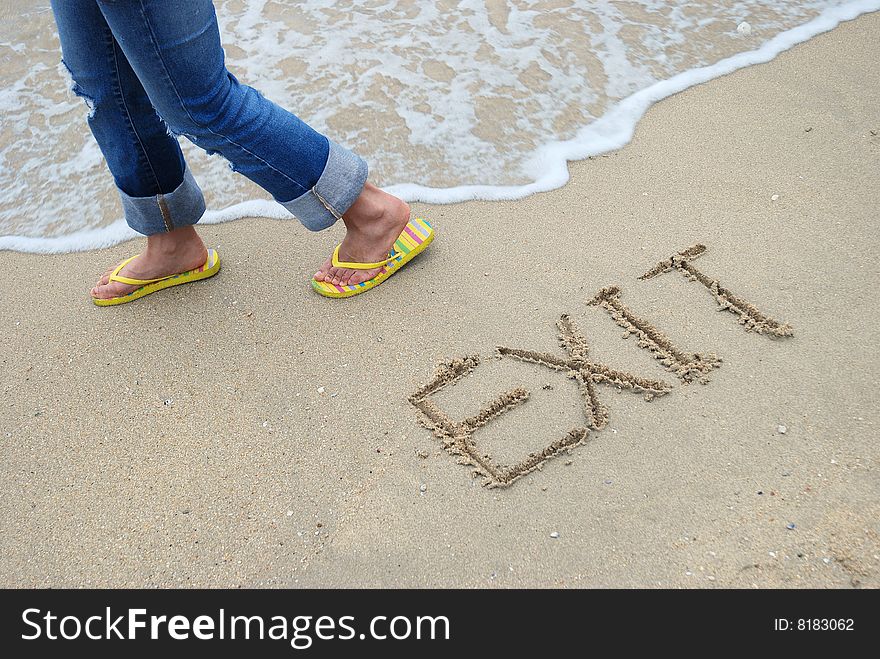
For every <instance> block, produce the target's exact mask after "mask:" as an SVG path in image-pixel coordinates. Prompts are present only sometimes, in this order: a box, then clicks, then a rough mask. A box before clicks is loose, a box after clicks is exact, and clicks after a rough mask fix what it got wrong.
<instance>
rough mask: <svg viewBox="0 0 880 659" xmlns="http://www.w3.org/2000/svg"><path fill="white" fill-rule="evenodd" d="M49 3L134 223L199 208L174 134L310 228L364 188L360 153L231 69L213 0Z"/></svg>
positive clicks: (178, 219)
mask: <svg viewBox="0 0 880 659" xmlns="http://www.w3.org/2000/svg"><path fill="white" fill-rule="evenodd" d="M52 9H53V12H54V14H55V19H56V22H57V24H58V33H59V36H60V38H61V47H62V51H63V57H64V63H65V65H66V67H67V69H68V71H69V72H70V74H71V76H72V77H73V81H74V86H73V89H74V91H75V92H76V93H77V94H79V95H80V96H83V97H84V98H85V100H86V102H87V103H88V105H89V108H90V113H89V118H88V123H89V127H90V128H91V130H92V133H93V134H94V136H95V139H96V140H97V141H98V144H99V146H100V147H101V151H102V153H103V154H104V157H105V159H106V160H107V165H108V167H109V168H110V171H111V173H112V174H113V178H114V180H115V182H116V185H117V187H118V188H119V192H120V197H121V198H122V204H123V209H124V211H125V216H126V220H127V222H128V223H129V225H130V226H131V227H132V228H133V229H135V230H136V231H139V232H140V233H143V234H146V235H150V234H153V233H159V232H162V231H169V230H171V229H173V228H176V227H180V226H185V225H189V224H195V223H196V222H198V220H199V219H200V218H201V216H202V214H203V213H204V210H205V205H204V200H203V198H202V194H201V191H200V190H199V187H198V185H197V184H196V182H195V180H194V179H193V178H192V176H191V175H190V174H189V172H188V170H187V167H186V163H185V162H184V158H183V154H182V153H181V151H180V146H179V144H178V143H177V137H176V136H178V135H183V136H185V137H187V138H188V139H189V140H190V141H192V142H193V143H194V144H196V145H197V146H199V147H201V148H203V149H205V150H206V151H208V152H209V153H220V154H221V155H222V156H223V157H225V158H226V159H227V160H228V161H229V163H230V165H231V167H232V169H233V170H235V171H236V172H239V173H241V174H243V175H245V176H247V177H248V178H249V179H251V180H252V181H254V182H255V183H257V184H258V185H260V186H261V187H262V188H264V189H265V190H267V191H268V192H269V193H270V194H271V195H272V196H273V197H274V198H275V200H276V201H278V202H279V203H281V204H283V205H284V206H285V208H287V209H288V210H289V211H291V212H292V213H293V214H294V215H296V216H297V218H299V220H300V221H301V222H302V223H303V224H304V225H305V226H306V227H307V228H309V229H312V230H320V229H324V228H327V227H329V226H330V225H332V224H333V223H334V222H335V221H336V220H337V219H339V218H340V217H341V216H342V214H343V213H345V211H347V210H348V208H349V206H351V204H352V203H353V202H354V200H355V199H356V198H357V197H358V195H359V194H360V192H361V189H362V188H363V186H364V183H365V182H366V179H367V165H366V163H365V162H364V161H363V160H362V159H361V158H359V157H358V156H356V155H354V154H353V153H351V152H350V151H347V150H346V149H344V148H343V147H341V146H340V145H338V144H336V143H334V142H332V141H330V140H328V139H327V138H326V137H325V136H323V135H321V134H320V133H318V132H317V131H315V130H314V129H312V128H311V127H309V126H308V125H307V124H305V123H304V122H303V121H301V120H300V119H299V118H297V117H296V116H294V115H293V114H291V113H290V112H288V111H286V110H284V109H283V108H281V107H279V106H277V105H275V104H274V103H272V102H270V101H268V100H267V99H265V98H264V97H263V96H262V95H261V94H260V93H259V92H257V91H256V90H255V89H253V88H251V87H249V86H247V85H244V84H241V83H240V82H239V81H238V80H236V78H235V76H233V75H232V74H231V73H229V71H227V69H226V65H225V61H224V54H223V49H222V47H221V46H220V34H219V30H218V27H217V18H216V14H215V12H214V5H213V3H212V2H211V0H185V1H178V2H172V1H171V0H116V1H113V0H52Z"/></svg>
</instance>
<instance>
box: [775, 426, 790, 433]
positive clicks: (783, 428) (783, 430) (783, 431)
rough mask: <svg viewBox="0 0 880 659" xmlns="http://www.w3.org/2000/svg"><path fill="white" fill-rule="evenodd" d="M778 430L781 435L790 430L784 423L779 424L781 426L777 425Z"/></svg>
mask: <svg viewBox="0 0 880 659" xmlns="http://www.w3.org/2000/svg"><path fill="white" fill-rule="evenodd" d="M776 432H778V433H779V434H780V435H784V434H785V433H787V432H788V428H787V427H785V426H783V425H779V426H776Z"/></svg>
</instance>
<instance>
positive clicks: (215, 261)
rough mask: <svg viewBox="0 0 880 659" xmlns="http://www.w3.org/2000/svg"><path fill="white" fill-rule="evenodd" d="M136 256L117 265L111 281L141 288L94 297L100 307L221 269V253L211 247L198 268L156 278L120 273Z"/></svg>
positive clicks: (205, 277)
mask: <svg viewBox="0 0 880 659" xmlns="http://www.w3.org/2000/svg"><path fill="white" fill-rule="evenodd" d="M136 256H137V255H135V256H132V257H131V258H130V259H125V261H123V262H122V263H120V264H119V265H117V266H116V268H115V269H114V270H113V273H112V274H111V275H110V281H118V282H121V283H123V284H131V285H132V286H140V288H136V289H134V290H133V291H132V292H131V293H128V294H127V295H120V296H119V297H111V298H107V299H104V300H101V299H98V298H96V297H93V298H92V302H94V303H95V304H97V305H98V306H99V307H109V306H111V305H114V304H125V303H126V302H132V301H133V300H137V299H138V298H141V297H144V296H145V295H149V294H150V293H155V292H156V291H161V290H162V289H163V288H171V287H172V286H177V285H179V284H187V283H189V282H191V281H198V280H199V279H207V278H208V277H213V276H214V275H216V274H217V273H218V272H219V271H220V255H219V254H218V253H217V250H214V249H209V250H208V258H207V260H206V261H205V263H204V264H203V265H200V266H199V267H198V268H195V269H193V270H187V271H186V272H181V273H180V274H177V275H169V276H168V277H158V278H156V279H134V278H133V277H124V276H122V275H120V274H119V271H120V270H122V268H124V267H125V265H126V264H127V263H129V262H130V261H132V260H133V259H134V258H135V257H136Z"/></svg>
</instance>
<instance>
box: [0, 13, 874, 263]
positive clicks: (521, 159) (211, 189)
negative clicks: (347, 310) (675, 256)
mask: <svg viewBox="0 0 880 659" xmlns="http://www.w3.org/2000/svg"><path fill="white" fill-rule="evenodd" d="M216 4H217V7H218V17H219V21H220V26H221V34H223V41H224V47H225V49H226V52H227V59H228V63H229V67H230V69H231V70H232V71H233V72H235V73H236V75H237V77H239V78H240V79H242V80H243V81H245V82H247V83H249V84H252V85H253V86H255V87H257V88H258V89H260V90H261V91H262V92H263V93H264V94H265V95H266V96H267V97H269V98H272V99H273V100H275V101H277V102H279V103H280V104H282V105H284V106H285V107H288V108H290V109H292V110H294V111H296V112H297V114H299V115H300V116H302V117H304V118H306V119H307V120H308V121H309V123H311V124H312V125H314V126H315V127H316V128H317V129H319V130H321V131H323V132H325V133H327V134H329V135H330V136H332V137H333V138H334V139H336V140H338V141H340V142H342V143H343V144H345V145H347V146H349V147H351V148H354V149H355V150H356V151H358V152H359V153H361V154H362V155H363V156H364V157H366V158H367V160H368V161H369V162H370V165H371V171H372V174H371V176H372V178H373V179H374V180H376V181H377V182H378V183H379V184H380V185H382V186H383V187H384V188H385V189H387V190H388V191H390V192H392V193H394V194H396V195H398V196H400V197H403V198H404V199H406V200H408V201H422V202H428V203H450V202H458V201H465V200H470V199H485V200H502V199H506V200H510V199H519V198H522V197H525V196H527V195H530V194H533V193H536V192H542V191H547V190H552V189H555V188H558V187H560V186H562V185H564V184H565V182H566V181H567V180H568V167H567V162H568V161H570V160H579V159H583V158H586V157H589V156H593V155H598V154H600V153H604V152H607V151H611V150H614V149H618V148H620V147H622V146H623V145H625V144H626V143H627V142H628V141H629V140H630V139H632V135H633V132H634V129H635V126H636V123H637V122H638V120H639V119H640V118H641V117H642V116H643V115H644V113H645V112H646V110H647V109H648V108H649V107H650V106H651V105H652V104H653V103H655V102H657V101H658V100H660V99H663V98H666V97H667V96H670V95H672V94H675V93H677V92H679V91H682V90H684V89H687V88H688V87H691V86H693V85H696V84H700V83H703V82H706V81H708V80H711V79H713V78H715V77H718V76H721V75H724V74H726V73H730V72H732V71H734V70H736V69H739V68H742V67H745V66H749V65H752V64H757V63H761V62H767V61H769V60H770V59H772V58H773V57H775V56H776V55H777V54H779V53H780V52H783V51H784V50H786V49H788V48H790V47H792V46H793V45H795V44H797V43H800V42H803V41H805V40H807V39H809V38H811V37H813V36H815V35H817V34H819V33H822V32H826V31H828V30H830V29H832V28H834V27H835V26H836V25H838V24H839V23H840V22H841V21H845V20H850V19H853V18H855V17H857V16H859V15H860V14H863V13H866V12H870V11H876V10H878V9H880V0H856V1H851V2H833V1H830V0H816V1H805V2H799V3H789V2H775V1H771V2H767V1H764V2H759V1H757V0H741V1H734V0H728V1H726V2H724V1H722V2H715V3H706V4H705V5H704V4H702V3H694V2H684V1H676V0H643V1H642V2H638V3H615V2H610V1H606V2H586V1H585V0H543V1H529V0H519V1H514V2H500V1H497V0H488V1H486V2H475V1H462V2H453V1H452V0H440V1H439V2H431V3H426V2H415V1H408V2H405V1H400V2H394V1H388V2H364V1H352V0H349V1H348V2H346V1H345V0H342V1H335V2H331V1H328V0H317V1H305V2H301V3H296V5H295V6H290V5H287V4H285V3H281V2H271V1H267V0H253V1H249V2H241V1H240V0H229V1H225V2H224V1H221V2H217V3H216ZM744 23H746V24H748V25H749V29H748V30H745V29H742V28H741V26H742V25H743V24H744ZM52 28H53V25H52V22H51V16H50V15H49V14H48V11H47V9H46V7H45V5H44V4H42V3H40V4H38V5H37V6H35V7H33V8H32V9H31V10H30V11H25V12H23V14H22V18H21V22H20V24H19V25H16V26H13V27H12V28H11V27H10V26H6V27H2V28H0V53H2V54H3V55H4V56H5V60H0V61H6V62H7V63H8V64H4V65H3V68H2V69H0V81H2V82H3V83H4V84H3V85H2V86H0V110H2V111H3V113H4V120H3V126H2V129H0V140H2V142H0V234H6V235H0V250H2V249H7V250H17V251H25V252H43V253H55V252H70V251H78V250H87V249H93V248H98V247H105V246H109V245H113V244H116V243H119V242H121V241H124V240H128V239H130V238H132V237H134V236H136V235H137V234H135V233H134V232H133V231H131V230H130V229H129V228H128V227H127V226H126V225H125V223H124V222H123V221H122V220H119V219H115V218H118V217H119V214H120V209H119V205H118V201H117V200H116V197H115V190H114V188H113V185H112V179H111V177H110V176H109V173H108V172H107V170H106V166H105V165H104V164H103V159H102V158H101V154H100V150H99V149H98V147H97V145H96V144H95V142H94V140H93V138H92V137H91V135H90V134H89V133H88V130H87V128H86V124H85V116H86V113H87V112H88V108H86V107H85V106H83V105H82V103H81V102H80V101H79V100H78V99H75V98H73V97H72V96H71V95H70V94H67V93H65V88H66V84H67V83H65V81H64V79H63V78H64V77H63V74H62V72H59V67H58V64H57V60H58V50H57V48H58V46H57V39H56V38H55V36H54V32H53V31H52ZM183 147H184V153H185V154H186V156H187V160H188V161H189V163H190V167H191V168H192V170H193V171H194V173H195V174H196V177H197V178H198V179H199V180H200V182H201V184H202V187H203V188H204V189H205V194H206V198H207V200H208V205H209V208H212V209H219V210H209V211H208V213H207V214H206V215H205V217H204V218H203V219H202V222H203V223H218V222H225V221H228V220H232V219H237V218H242V217H255V216H258V217H269V218H278V219H283V218H289V217H290V216H289V215H288V214H287V212H286V211H284V209H282V208H281V207H280V206H279V205H277V204H275V203H274V202H272V201H271V200H269V199H267V195H266V193H265V192H263V191H262V190H260V189H259V188H257V187H256V186H255V185H253V184H252V183H250V182H248V181H246V180H245V179H243V178H242V177H239V176H237V175H235V174H233V173H232V172H230V171H229V170H228V168H227V166H226V164H225V162H224V161H223V160H222V159H221V158H216V157H215V158H208V157H207V156H205V155H204V154H202V153H201V152H200V151H198V150H197V149H196V148H195V147H193V146H192V145H190V144H188V143H185V141H184V144H183Z"/></svg>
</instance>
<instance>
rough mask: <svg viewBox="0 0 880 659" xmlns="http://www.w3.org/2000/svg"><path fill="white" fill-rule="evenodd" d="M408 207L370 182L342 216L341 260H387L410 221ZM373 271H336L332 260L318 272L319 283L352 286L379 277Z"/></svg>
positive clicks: (316, 275)
mask: <svg viewBox="0 0 880 659" xmlns="http://www.w3.org/2000/svg"><path fill="white" fill-rule="evenodd" d="M409 212H410V211H409V206H408V205H407V204H406V202H404V201H402V200H400V199H398V198H397V197H395V196H393V195H390V194H388V193H387V192H383V191H382V190H380V189H379V188H377V187H376V186H375V185H372V184H371V183H367V184H366V185H365V186H364V189H363V191H362V192H361V194H360V196H359V197H358V198H357V199H355V202H354V204H352V206H351V208H349V209H348V211H346V213H345V214H344V215H343V216H342V221H343V222H344V223H345V228H346V234H345V238H344V239H343V241H342V244H341V245H340V247H339V260H340V261H350V262H352V263H375V262H377V261H383V260H385V259H386V258H388V252H390V251H391V246H392V245H394V241H395V240H397V238H398V236H400V233H401V232H402V231H403V228H404V227H405V226H406V223H407V222H409ZM379 271H380V268H376V269H373V270H352V269H350V268H336V267H334V266H333V263H332V259H330V258H328V259H327V260H326V261H324V265H322V266H321V269H320V270H318V272H316V273H315V280H316V281H326V282H328V283H331V284H335V285H336V286H353V285H355V284H360V283H361V282H364V281H366V280H367V279H371V278H373V277H375V276H376V275H377V274H379Z"/></svg>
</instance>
